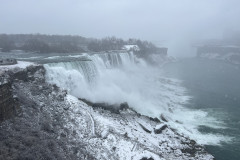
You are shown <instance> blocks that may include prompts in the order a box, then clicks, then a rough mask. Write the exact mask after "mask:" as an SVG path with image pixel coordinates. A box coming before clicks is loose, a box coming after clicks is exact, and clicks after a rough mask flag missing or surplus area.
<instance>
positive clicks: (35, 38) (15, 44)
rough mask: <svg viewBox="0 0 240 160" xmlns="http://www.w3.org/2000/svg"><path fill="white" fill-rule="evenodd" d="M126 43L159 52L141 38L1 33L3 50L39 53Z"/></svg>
mask: <svg viewBox="0 0 240 160" xmlns="http://www.w3.org/2000/svg"><path fill="white" fill-rule="evenodd" d="M124 45H138V47H139V50H138V51H135V52H136V53H137V54H138V55H140V56H144V55H146V54H151V53H155V52H158V50H159V48H157V47H156V46H155V45H154V44H153V43H151V42H148V41H142V40H139V39H132V38H131V39H128V40H123V39H120V38H116V37H106V38H103V39H93V38H85V37H81V36H72V35H42V34H10V35H7V34H0V48H1V51H2V52H10V51H11V50H23V51H25V52H39V53H53V52H55V53H74V52H75V53H82V52H89V51H90V52H102V51H112V50H121V49H122V48H123V46H124Z"/></svg>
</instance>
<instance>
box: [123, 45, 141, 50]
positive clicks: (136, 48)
mask: <svg viewBox="0 0 240 160" xmlns="http://www.w3.org/2000/svg"><path fill="white" fill-rule="evenodd" d="M122 49H124V50H127V51H130V50H134V51H139V50H140V49H139V47H138V45H124V46H123V48H122Z"/></svg>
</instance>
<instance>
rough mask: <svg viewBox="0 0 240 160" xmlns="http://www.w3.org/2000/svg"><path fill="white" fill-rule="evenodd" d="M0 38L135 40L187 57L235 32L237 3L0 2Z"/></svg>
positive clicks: (137, 0)
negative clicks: (194, 46) (192, 47)
mask: <svg viewBox="0 0 240 160" xmlns="http://www.w3.org/2000/svg"><path fill="white" fill-rule="evenodd" d="M0 3H1V5H0V22H1V25H0V33H41V34H70V35H75V34H77V35H81V36H85V37H94V38H95V37H96V38H102V37H106V36H117V37H120V38H124V39H127V38H130V37H134V38H140V39H144V40H150V41H152V42H153V43H155V44H156V45H158V46H167V47H169V54H170V55H175V56H181V55H191V53H190V52H189V49H186V48H187V47H188V46H189V43H190V42H192V41H194V40H196V39H205V38H221V37H222V34H223V32H225V31H228V30H236V29H237V28H239V27H240V24H239V18H238V16H237V15H240V10H239V5H240V1H238V0H198V1H192V0H181V1H177V0H148V1H146V0H145V1H144V0H131V1H129V0H121V1H117V0H101V1H98V0H51V1H49V0H41V1H35V0H17V1H9V0H0Z"/></svg>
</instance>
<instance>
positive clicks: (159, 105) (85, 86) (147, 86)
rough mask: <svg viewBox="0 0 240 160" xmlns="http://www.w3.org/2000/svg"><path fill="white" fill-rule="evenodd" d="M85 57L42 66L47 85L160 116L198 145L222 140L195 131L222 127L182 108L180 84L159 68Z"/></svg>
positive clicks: (121, 56) (128, 56) (129, 58)
mask: <svg viewBox="0 0 240 160" xmlns="http://www.w3.org/2000/svg"><path fill="white" fill-rule="evenodd" d="M85 56H86V57H87V60H82V61H71V62H57V63H48V64H45V65H44V67H45V68H46V71H47V72H46V78H47V81H48V82H49V83H52V84H56V85H57V86H59V87H61V88H63V89H66V90H68V91H69V93H70V94H72V95H74V96H76V97H79V98H84V99H87V100H90V101H92V102H106V103H109V104H120V103H123V102H127V103H128V104H129V106H130V107H132V108H134V109H135V110H136V111H137V112H139V113H141V114H143V115H147V116H151V117H158V118H159V117H160V115H161V114H164V115H165V116H166V117H167V119H168V120H169V122H167V123H168V124H169V125H170V126H171V127H172V128H175V129H177V130H178V131H179V132H181V133H184V134H185V135H188V136H190V138H192V139H194V140H196V141H197V142H198V143H201V144H214V145H216V144H219V143H220V142H221V141H222V140H223V139H225V137H223V136H221V135H213V134H207V135H206V134H202V133H200V132H199V131H198V130H197V128H198V126H200V125H204V126H209V127H222V125H221V123H219V122H217V121H216V120H215V119H214V118H211V117H208V115H207V113H206V112H204V111H200V110H190V109H188V108H185V107H184V105H185V104H186V103H188V100H189V99H190V98H191V97H190V96H188V95H187V93H186V90H185V88H183V87H182V86H181V81H179V80H176V79H169V78H165V77H164V76H163V75H162V73H161V69H160V68H159V67H152V66H149V65H147V64H146V63H145V62H144V60H142V59H139V58H137V57H136V56H135V55H134V54H132V53H103V54H94V55H85ZM176 121H177V122H176ZM179 122H180V123H179ZM225 140H226V139H225Z"/></svg>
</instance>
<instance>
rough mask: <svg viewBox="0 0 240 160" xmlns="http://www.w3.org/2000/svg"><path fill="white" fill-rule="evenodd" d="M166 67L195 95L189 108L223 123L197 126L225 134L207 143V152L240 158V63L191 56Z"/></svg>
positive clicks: (226, 158) (205, 131) (232, 159)
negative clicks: (219, 141) (221, 138)
mask: <svg viewBox="0 0 240 160" xmlns="http://www.w3.org/2000/svg"><path fill="white" fill-rule="evenodd" d="M163 70H164V71H165V74H166V75H167V76H169V77H172V78H177V79H180V80H182V85H183V86H184V87H185V88H186V89H187V92H188V94H189V95H191V96H192V98H191V100H190V101H189V103H188V104H187V107H188V108H191V109H199V110H203V111H205V112H207V113H208V116H210V117H214V118H215V119H216V121H219V122H221V123H222V126H223V127H216V128H211V127H206V126H199V127H198V130H199V131H200V132H202V133H203V134H215V135H216V137H217V136H219V135H223V136H225V137H226V141H225V140H224V139H223V140H222V142H221V143H220V145H206V149H207V151H208V152H209V153H211V154H213V155H214V156H215V157H216V159H218V160H238V159H240V66H237V65H233V64H230V63H227V62H223V61H215V60H206V59H197V58H189V59H184V60H180V61H178V62H176V63H169V64H167V65H165V66H164V68H163ZM229 139H231V140H229Z"/></svg>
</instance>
